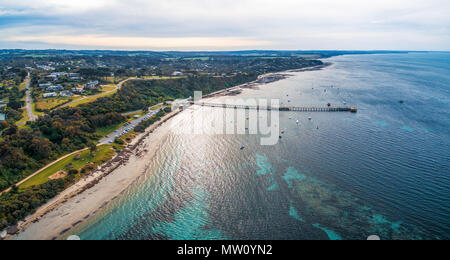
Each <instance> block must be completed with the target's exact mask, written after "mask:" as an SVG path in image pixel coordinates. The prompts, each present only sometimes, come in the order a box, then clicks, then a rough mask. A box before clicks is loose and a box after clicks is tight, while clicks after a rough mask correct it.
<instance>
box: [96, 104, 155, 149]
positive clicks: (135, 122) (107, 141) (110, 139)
mask: <svg viewBox="0 0 450 260" xmlns="http://www.w3.org/2000/svg"><path fill="white" fill-rule="evenodd" d="M157 106H158V105H157ZM161 109H163V108H158V109H156V110H150V112H148V113H147V114H146V115H143V116H141V117H139V118H137V119H134V120H132V121H131V122H129V123H128V124H126V125H124V126H122V127H121V128H119V129H117V130H116V131H114V132H113V133H111V134H109V135H108V136H107V137H105V138H103V139H101V140H100V141H99V143H100V144H110V143H113V142H114V140H115V139H116V138H118V137H120V136H122V135H123V134H124V133H126V132H129V131H131V130H132V129H134V128H135V127H136V126H137V125H138V124H139V123H141V122H142V121H144V120H147V119H149V118H150V117H152V116H154V115H156V114H157V113H158V112H159V111H161Z"/></svg>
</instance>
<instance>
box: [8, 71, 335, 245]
mask: <svg viewBox="0 0 450 260" xmlns="http://www.w3.org/2000/svg"><path fill="white" fill-rule="evenodd" d="M331 64H332V63H324V64H323V65H318V66H313V67H306V68H301V69H296V70H288V71H283V72H275V73H267V74H263V75H260V76H259V77H258V78H257V79H256V80H255V81H252V82H248V83H244V84H241V85H238V86H234V87H231V88H228V89H223V90H220V91H217V92H214V93H211V94H208V95H205V96H203V98H212V97H218V96H228V95H229V92H230V91H231V90H234V89H243V88H248V89H249V88H254V87H256V86H259V85H265V84H269V83H273V82H276V81H280V80H283V79H286V78H289V77H290V76H292V75H289V73H294V72H306V71H316V70H321V69H323V68H326V67H328V66H330V65H331ZM181 112H182V111H180V110H178V111H174V112H171V113H169V114H167V115H166V116H164V117H163V118H162V119H161V120H160V121H158V122H156V123H155V124H154V125H152V126H150V127H148V128H147V129H146V131H145V132H144V133H142V134H140V135H138V136H136V137H135V138H134V139H133V140H132V141H131V142H130V143H129V144H128V146H127V147H126V148H125V149H124V150H122V151H121V152H120V153H119V154H116V156H114V157H113V158H112V159H111V160H110V161H108V162H107V163H105V164H104V165H102V166H101V167H100V168H99V170H97V171H95V172H94V173H92V174H91V175H89V176H87V177H85V178H83V179H82V180H80V181H79V182H77V183H75V184H74V185H72V186H71V187H69V188H67V189H66V190H64V191H63V192H61V193H60V194H58V195H57V196H56V197H55V198H53V199H51V200H50V201H48V202H47V203H46V204H45V205H43V206H41V207H40V208H39V209H37V210H36V212H35V213H34V214H32V215H30V216H28V217H27V218H25V220H24V221H21V222H19V223H18V224H17V227H18V230H19V231H18V232H17V234H15V235H8V236H7V237H6V240H11V239H26V240H30V239H31V240H36V239H37V240H51V239H58V238H61V237H63V236H64V235H65V234H66V233H67V232H69V231H70V230H72V229H74V228H76V227H78V226H79V225H80V224H82V223H83V222H85V221H86V220H87V219H89V218H90V217H92V216H93V215H95V214H96V213H97V212H98V211H99V210H101V209H102V208H104V207H105V206H107V205H108V204H109V203H110V202H112V201H113V200H114V199H115V198H117V197H118V196H119V195H120V194H121V193H123V191H125V190H126V189H127V187H129V186H130V185H131V184H132V183H134V182H135V181H136V180H137V179H138V178H139V177H140V176H142V174H143V173H145V171H146V169H147V168H148V166H147V165H148V162H147V161H146V160H143V157H145V158H146V159H148V160H151V159H152V158H153V157H154V154H155V153H156V151H157V150H158V147H159V146H160V145H161V144H162V142H163V140H164V136H167V134H168V132H166V133H157V134H155V135H152V133H154V132H156V131H157V130H160V126H162V125H163V124H164V123H166V122H167V121H168V120H170V119H172V118H173V117H175V116H176V115H178V114H179V113H181ZM155 143H158V144H156V145H155ZM108 182H109V183H108ZM114 182H115V183H114ZM114 184H117V185H119V187H118V186H116V185H114ZM103 186H104V187H103ZM86 193H87V194H86ZM94 193H96V194H95V196H93V195H94ZM83 195H85V196H83ZM88 197H90V199H86V198H88ZM81 204H82V205H83V206H80V205H81ZM64 218H65V219H64ZM44 222H45V223H44ZM40 224H41V225H42V227H38V226H41V225H40ZM42 228H45V232H42ZM42 233H45V234H42Z"/></svg>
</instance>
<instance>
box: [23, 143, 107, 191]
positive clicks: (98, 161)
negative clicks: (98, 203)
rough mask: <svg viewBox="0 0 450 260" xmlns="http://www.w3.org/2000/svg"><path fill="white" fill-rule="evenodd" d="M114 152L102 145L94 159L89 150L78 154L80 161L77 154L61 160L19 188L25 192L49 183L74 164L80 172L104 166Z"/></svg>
mask: <svg viewBox="0 0 450 260" xmlns="http://www.w3.org/2000/svg"><path fill="white" fill-rule="evenodd" d="M114 153H115V152H114V150H112V149H111V146H110V145H102V146H99V147H98V150H97V151H96V152H95V156H94V157H92V156H91V154H90V151H89V150H86V151H83V152H80V153H78V154H81V158H80V159H79V160H76V159H75V157H76V156H77V154H74V155H71V156H69V157H67V158H66V159H64V160H61V161H59V162H57V163H55V164H54V165H52V166H50V167H48V168H47V169H45V170H44V171H42V172H41V173H39V174H38V175H36V176H34V177H33V178H31V179H29V180H28V181H26V182H25V183H23V184H22V185H20V186H19V189H20V190H24V189H26V188H29V187H31V186H33V185H40V184H44V183H46V182H48V181H49V180H50V179H49V177H50V176H52V175H53V174H55V173H57V172H58V171H60V170H65V166H66V165H68V164H70V163H72V165H73V168H74V169H76V170H80V169H81V168H83V167H84V166H85V165H87V164H90V163H94V164H95V167H98V166H100V165H102V164H103V163H105V162H107V161H108V160H109V159H111V158H112V157H113V156H114Z"/></svg>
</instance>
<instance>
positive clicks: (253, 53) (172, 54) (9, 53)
mask: <svg viewBox="0 0 450 260" xmlns="http://www.w3.org/2000/svg"><path fill="white" fill-rule="evenodd" d="M428 52H429V51H389V50H376V51H370V50H365V51H364V50H353V51H343V50H310V51H283V50H243V51H166V52H154V51H115V50H57V49H48V50H24V49H2V50H0V58H5V57H9V58H10V57H35V56H36V55H38V56H78V55H90V56H97V55H115V56H147V57H154V58H189V57H206V56H208V57H211V56H241V57H245V56H249V57H292V56H317V57H321V58H328V57H333V56H339V55H358V54H392V53H428Z"/></svg>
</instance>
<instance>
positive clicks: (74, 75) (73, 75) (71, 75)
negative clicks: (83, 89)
mask: <svg viewBox="0 0 450 260" xmlns="http://www.w3.org/2000/svg"><path fill="white" fill-rule="evenodd" d="M67 75H68V76H69V78H70V79H71V80H81V79H83V78H82V77H81V76H80V73H69V74H67Z"/></svg>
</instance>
